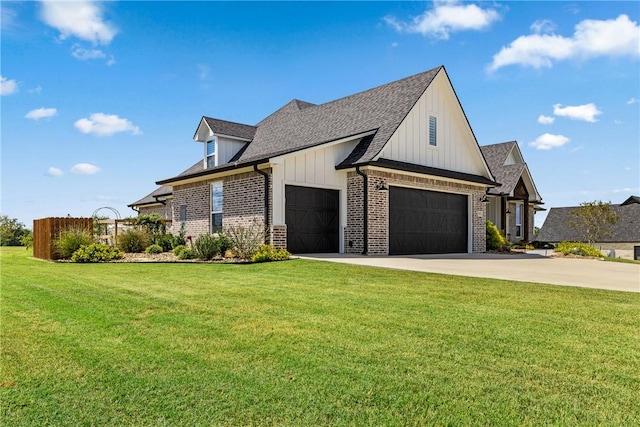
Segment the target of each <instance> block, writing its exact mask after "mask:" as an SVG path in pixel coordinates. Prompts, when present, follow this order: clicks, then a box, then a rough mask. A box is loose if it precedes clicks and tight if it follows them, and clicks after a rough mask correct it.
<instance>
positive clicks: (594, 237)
mask: <svg viewBox="0 0 640 427" xmlns="http://www.w3.org/2000/svg"><path fill="white" fill-rule="evenodd" d="M617 222H618V215H617V214H616V213H615V212H614V211H613V210H612V209H611V203H610V202H606V203H605V202H602V201H600V200H595V201H593V202H584V203H580V207H579V208H577V209H574V210H572V211H571V219H570V220H569V224H570V225H571V227H573V228H575V229H576V230H578V232H579V233H580V234H581V235H582V240H583V241H585V242H587V243H589V244H590V245H593V243H594V242H599V241H601V240H602V239H603V238H605V237H609V236H611V226H612V225H614V224H615V223H617Z"/></svg>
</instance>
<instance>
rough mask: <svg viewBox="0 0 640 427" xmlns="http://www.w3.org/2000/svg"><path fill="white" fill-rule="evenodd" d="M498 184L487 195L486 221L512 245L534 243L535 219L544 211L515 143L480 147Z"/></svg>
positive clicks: (527, 167)
mask: <svg viewBox="0 0 640 427" xmlns="http://www.w3.org/2000/svg"><path fill="white" fill-rule="evenodd" d="M480 149H481V150H482V154H483V155H484V158H485V160H486V161H487V164H488V165H489V169H490V170H491V173H492V174H493V176H494V177H495V179H496V181H498V182H499V183H500V184H499V185H498V186H496V187H493V188H490V189H489V190H488V191H487V200H488V203H487V219H488V220H489V221H491V222H493V223H494V224H495V225H496V227H498V229H499V230H501V231H502V232H503V233H504V235H505V236H506V237H507V239H508V240H509V241H511V242H513V243H517V242H520V241H525V242H531V241H532V240H534V215H535V213H536V212H538V211H542V210H545V209H543V208H542V207H541V206H540V205H542V204H543V203H542V197H540V194H539V193H538V190H537V189H536V185H535V183H534V182H533V177H532V176H531V172H530V171H529V166H527V164H526V163H525V161H524V157H523V156H522V152H521V151H520V147H518V143H517V142H515V141H510V142H503V143H501V144H492V145H484V146H482V147H480Z"/></svg>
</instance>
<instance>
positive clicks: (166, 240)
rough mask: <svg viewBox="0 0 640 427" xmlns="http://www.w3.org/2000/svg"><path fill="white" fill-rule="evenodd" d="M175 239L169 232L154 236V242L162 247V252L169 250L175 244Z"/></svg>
mask: <svg viewBox="0 0 640 427" xmlns="http://www.w3.org/2000/svg"><path fill="white" fill-rule="evenodd" d="M175 240H176V238H175V237H173V236H172V235H171V234H163V235H161V236H157V237H156V238H155V244H157V245H160V246H161V247H162V252H170V251H171V250H172V249H173V247H174V246H175Z"/></svg>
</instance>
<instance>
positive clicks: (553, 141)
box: [529, 133, 569, 150]
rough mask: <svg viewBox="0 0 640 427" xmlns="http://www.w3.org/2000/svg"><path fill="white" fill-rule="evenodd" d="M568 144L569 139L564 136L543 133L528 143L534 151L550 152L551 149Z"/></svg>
mask: <svg viewBox="0 0 640 427" xmlns="http://www.w3.org/2000/svg"><path fill="white" fill-rule="evenodd" d="M568 142H569V138H567V137H566V136H564V135H553V134H550V133H545V134H542V135H540V136H539V137H537V138H536V139H535V140H534V141H531V142H530V143H529V146H531V147H533V148H535V149H536V150H551V149H552V148H557V147H562V146H563V145H565V144H566V143H568Z"/></svg>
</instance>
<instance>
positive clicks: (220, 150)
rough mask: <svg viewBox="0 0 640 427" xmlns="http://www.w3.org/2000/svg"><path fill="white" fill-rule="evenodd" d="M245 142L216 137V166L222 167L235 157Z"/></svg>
mask: <svg viewBox="0 0 640 427" xmlns="http://www.w3.org/2000/svg"><path fill="white" fill-rule="evenodd" d="M245 144H246V142H243V141H238V140H236V139H231V138H225V137H218V138H216V155H217V156H218V159H217V164H218V165H223V164H225V163H227V162H229V160H231V159H232V158H233V156H235V155H236V154H237V153H238V151H240V150H241V149H242V147H244V145H245Z"/></svg>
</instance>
